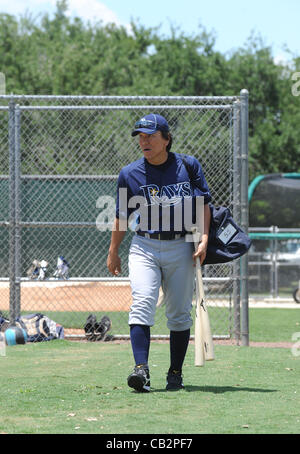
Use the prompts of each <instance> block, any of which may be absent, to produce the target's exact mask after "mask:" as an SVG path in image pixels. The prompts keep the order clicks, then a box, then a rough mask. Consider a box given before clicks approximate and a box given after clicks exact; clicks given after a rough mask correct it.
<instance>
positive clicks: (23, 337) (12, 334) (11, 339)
mask: <svg viewBox="0 0 300 454" xmlns="http://www.w3.org/2000/svg"><path fill="white" fill-rule="evenodd" d="M5 341H6V344H7V345H17V344H26V342H27V333H26V331H25V330H24V329H23V328H19V327H18V326H10V327H9V328H7V330H6V331H5Z"/></svg>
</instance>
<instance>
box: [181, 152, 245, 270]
mask: <svg viewBox="0 0 300 454" xmlns="http://www.w3.org/2000/svg"><path fill="white" fill-rule="evenodd" d="M183 164H184V165H185V168H186V170H187V172H188V174H189V178H190V181H191V184H195V179H194V178H193V170H192V168H191V166H190V165H189V164H188V163H187V161H186V160H185V159H184V158H183ZM209 207H210V212H211V221H210V230H209V236H208V246H207V253H206V257H205V260H204V262H203V265H210V264H217V263H226V262H231V261H232V260H235V259H237V258H239V257H241V256H242V255H244V254H245V253H246V252H247V251H248V250H249V248H250V246H251V243H252V242H251V238H250V237H249V236H248V235H247V234H246V233H245V232H244V231H243V230H242V229H241V227H240V226H239V225H237V223H236V222H235V221H234V219H233V217H232V214H231V211H230V209H229V208H226V207H223V206H220V207H215V206H214V205H213V204H212V203H209Z"/></svg>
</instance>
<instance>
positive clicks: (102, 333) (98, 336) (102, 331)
mask: <svg viewBox="0 0 300 454" xmlns="http://www.w3.org/2000/svg"><path fill="white" fill-rule="evenodd" d="M110 329H111V321H110V319H109V317H107V315H104V317H102V318H101V320H100V322H99V323H96V324H95V330H94V336H95V340H96V341H105V338H106V336H107V333H108V331H109V330H110Z"/></svg>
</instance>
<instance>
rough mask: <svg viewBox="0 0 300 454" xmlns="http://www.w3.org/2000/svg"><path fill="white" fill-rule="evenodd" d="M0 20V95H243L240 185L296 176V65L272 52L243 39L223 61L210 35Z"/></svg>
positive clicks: (59, 11) (54, 20) (296, 60)
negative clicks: (245, 143)
mask: <svg viewBox="0 0 300 454" xmlns="http://www.w3.org/2000/svg"><path fill="white" fill-rule="evenodd" d="M66 10H67V2H66V1H65V0H62V1H58V2H57V8H56V13H55V15H54V16H53V17H51V18H50V17H49V15H47V14H44V15H43V16H42V17H39V18H33V17H32V16H31V15H30V14H28V13H27V14H26V15H25V16H21V17H18V18H17V17H15V16H11V15H7V14H1V15H0V71H1V72H3V73H4V74H5V78H6V93H14V94H27V95H28V94H30V95H34V94H38V95H42V94H45V95H161V96H165V95H186V96H204V95H205V96H213V95H216V96H223V95H238V94H239V92H240V90H241V89H242V88H247V89H248V90H249V93H250V106H249V108H250V111H249V116H250V118H249V120H250V124H249V154H250V156H249V159H250V162H249V177H250V181H251V180H252V179H253V178H254V177H255V176H256V175H259V174H266V173H273V172H291V171H294V172H299V171H300V128H299V122H300V96H293V94H292V86H293V84H295V81H293V80H292V75H293V74H294V73H295V72H298V71H299V70H300V56H297V55H291V61H290V63H289V64H287V63H286V64H277V63H275V62H274V58H273V54H272V48H271V47H270V46H267V45H265V44H264V42H263V40H262V39H261V38H260V37H259V36H255V35H252V36H250V37H249V39H248V41H247V43H246V44H245V45H243V47H240V48H237V50H235V51H234V52H232V53H231V54H230V55H222V54H221V53H220V52H217V51H216V50H215V49H214V45H215V39H214V34H213V33H210V32H207V31H206V30H205V29H204V28H203V27H201V26H200V27H199V32H198V33H196V34H190V35H187V34H185V33H183V32H182V31H181V30H178V29H175V27H172V26H171V27H170V34H169V35H168V36H162V35H161V34H160V32H159V26H158V27H157V28H145V27H144V26H142V25H140V24H139V23H138V22H133V21H132V22H131V31H130V32H129V31H128V30H127V29H126V28H125V27H122V26H116V25H113V24H110V25H104V24H102V22H101V21H100V22H98V23H97V24H96V25H91V24H90V23H85V22H83V21H82V20H81V19H80V18H78V17H77V18H74V19H70V18H69V17H67V15H66Z"/></svg>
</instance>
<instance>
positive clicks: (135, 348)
mask: <svg viewBox="0 0 300 454" xmlns="http://www.w3.org/2000/svg"><path fill="white" fill-rule="evenodd" d="M130 339H131V347H132V352H133V356H134V360H135V364H136V365H138V364H148V357H149V349H150V326H146V325H130Z"/></svg>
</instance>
